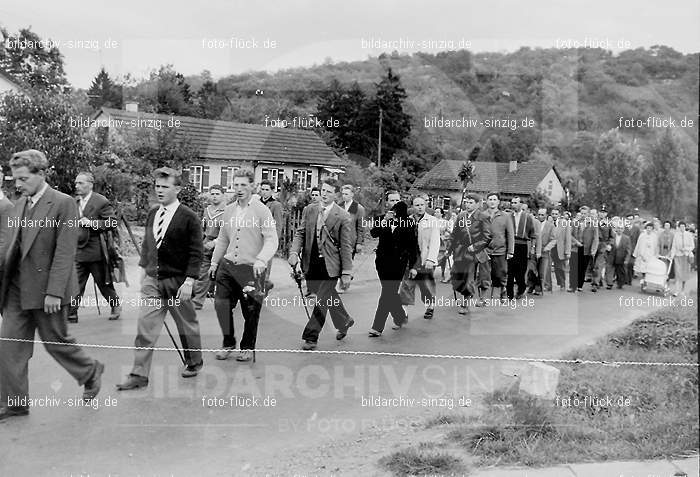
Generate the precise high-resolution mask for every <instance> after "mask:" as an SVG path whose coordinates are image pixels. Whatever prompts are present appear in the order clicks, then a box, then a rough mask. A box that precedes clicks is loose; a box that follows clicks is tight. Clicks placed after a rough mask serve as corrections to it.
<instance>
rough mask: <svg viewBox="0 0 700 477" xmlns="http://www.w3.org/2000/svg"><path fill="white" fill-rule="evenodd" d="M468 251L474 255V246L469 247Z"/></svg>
mask: <svg viewBox="0 0 700 477" xmlns="http://www.w3.org/2000/svg"><path fill="white" fill-rule="evenodd" d="M467 251H468V252H472V253H473V252H474V245H470V246H469V247H467Z"/></svg>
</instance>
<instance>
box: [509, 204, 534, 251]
mask: <svg viewBox="0 0 700 477" xmlns="http://www.w3.org/2000/svg"><path fill="white" fill-rule="evenodd" d="M510 220H511V223H512V224H513V236H514V237H515V243H522V241H523V238H520V237H518V229H517V227H516V226H515V214H510ZM520 220H525V221H526V222H525V237H524V240H527V242H528V245H530V247H528V250H529V249H531V248H534V245H535V241H536V240H537V229H536V228H535V220H537V219H535V217H533V216H532V214H530V213H525V212H522V215H521V216H520Z"/></svg>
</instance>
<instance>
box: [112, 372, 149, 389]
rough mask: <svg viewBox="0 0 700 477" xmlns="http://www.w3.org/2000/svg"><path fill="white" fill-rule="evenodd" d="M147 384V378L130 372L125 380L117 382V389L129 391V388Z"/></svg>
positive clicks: (143, 386) (142, 386)
mask: <svg viewBox="0 0 700 477" xmlns="http://www.w3.org/2000/svg"><path fill="white" fill-rule="evenodd" d="M146 386H148V378H146V377H144V376H139V375H137V374H130V375H129V376H128V377H127V378H126V381H124V382H123V383H121V384H117V391H129V390H131V389H138V388H145V387H146Z"/></svg>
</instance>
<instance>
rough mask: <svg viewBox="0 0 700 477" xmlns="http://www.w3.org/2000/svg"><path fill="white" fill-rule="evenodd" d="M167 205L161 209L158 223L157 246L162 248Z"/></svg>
mask: <svg viewBox="0 0 700 477" xmlns="http://www.w3.org/2000/svg"><path fill="white" fill-rule="evenodd" d="M165 210H166V209H165V207H163V209H162V210H161V211H160V215H158V225H157V227H156V248H160V244H161V243H163V235H165V227H164V224H165Z"/></svg>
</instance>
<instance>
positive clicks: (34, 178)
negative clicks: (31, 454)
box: [0, 149, 104, 421]
mask: <svg viewBox="0 0 700 477" xmlns="http://www.w3.org/2000/svg"><path fill="white" fill-rule="evenodd" d="M48 167H49V162H48V160H47V159H46V156H45V155H44V154H43V153H42V152H40V151H37V150H34V149H30V150H27V151H22V152H18V153H15V154H14V155H13V156H12V158H11V159H10V168H11V169H12V176H13V178H14V179H15V183H16V185H17V186H18V188H19V189H20V190H21V191H22V194H23V197H22V198H20V199H19V200H18V201H17V203H16V204H15V205H14V207H13V209H12V212H11V213H10V214H9V216H8V217H7V218H6V220H7V224H2V228H3V229H5V230H4V233H3V234H2V235H0V310H1V311H2V324H1V325H0V337H2V338H5V340H0V421H2V420H5V419H7V418H11V417H15V416H23V415H27V414H28V413H29V406H28V404H27V401H28V398H29V377H28V366H29V359H30V358H31V357H32V353H33V350H34V344H33V343H32V340H34V333H35V331H38V332H39V338H41V340H42V341H44V342H45V344H44V346H45V347H46V351H48V353H49V354H50V355H51V356H52V357H53V358H54V359H55V360H56V361H57V362H58V363H59V364H60V365H61V366H62V367H63V368H64V369H65V370H66V371H68V373H70V375H71V376H73V378H74V379H75V380H76V381H77V382H78V384H79V385H81V386H85V390H84V392H83V399H93V398H94V397H95V396H96V395H97V393H98V392H99V390H100V385H101V379H102V373H103V371H104V365H102V363H100V362H99V361H96V360H94V359H92V358H90V357H89V356H88V355H87V354H86V353H85V352H84V351H83V350H82V348H80V347H78V346H77V345H76V344H75V340H74V339H73V338H71V337H70V336H69V335H68V331H67V324H66V317H67V315H68V308H69V306H70V303H71V300H72V299H74V297H75V296H76V295H77V293H78V278H77V276H76V273H75V251H76V248H77V244H78V227H77V225H76V224H77V222H78V209H77V208H76V207H75V201H74V200H73V199H72V198H71V197H70V196H68V195H66V194H63V193H61V192H58V191H57V190H54V189H52V188H51V187H50V186H49V185H48V184H47V183H46V170H47V169H48ZM15 339H16V340H26V341H11V340H15Z"/></svg>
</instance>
